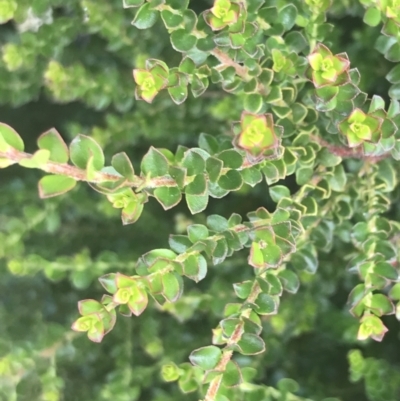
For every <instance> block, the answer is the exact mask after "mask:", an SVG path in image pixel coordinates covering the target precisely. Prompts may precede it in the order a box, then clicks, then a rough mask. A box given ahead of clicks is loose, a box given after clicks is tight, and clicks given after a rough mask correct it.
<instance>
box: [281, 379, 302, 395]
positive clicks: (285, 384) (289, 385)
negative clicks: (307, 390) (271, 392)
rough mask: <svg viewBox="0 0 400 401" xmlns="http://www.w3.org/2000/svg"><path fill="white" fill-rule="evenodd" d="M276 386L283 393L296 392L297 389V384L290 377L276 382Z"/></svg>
mask: <svg viewBox="0 0 400 401" xmlns="http://www.w3.org/2000/svg"><path fill="white" fill-rule="evenodd" d="M277 387H278V389H279V390H281V391H282V392H283V393H297V391H299V388H300V387H299V385H298V384H297V383H296V382H295V381H294V380H292V379H287V378H284V379H281V380H279V382H278V383H277Z"/></svg>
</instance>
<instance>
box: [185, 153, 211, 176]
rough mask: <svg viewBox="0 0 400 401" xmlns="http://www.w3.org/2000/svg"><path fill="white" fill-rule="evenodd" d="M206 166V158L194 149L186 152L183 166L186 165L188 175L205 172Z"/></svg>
mask: <svg viewBox="0 0 400 401" xmlns="http://www.w3.org/2000/svg"><path fill="white" fill-rule="evenodd" d="M205 166H206V162H205V160H204V159H203V158H202V157H201V156H200V155H199V153H197V152H196V151H194V150H193V149H191V150H188V151H187V152H186V153H185V157H184V159H183V160H182V167H186V169H187V175H188V176H191V175H197V174H203V173H204V170H205Z"/></svg>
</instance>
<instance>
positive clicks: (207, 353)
mask: <svg viewBox="0 0 400 401" xmlns="http://www.w3.org/2000/svg"><path fill="white" fill-rule="evenodd" d="M221 355H222V351H221V349H220V348H218V347H216V346H214V345H209V346H207V347H202V348H198V349H196V350H194V351H193V352H192V353H191V354H190V355H189V359H190V362H192V364H193V365H195V366H199V367H201V368H202V369H204V370H211V369H213V368H215V367H216V366H217V365H218V362H219V360H220V359H221Z"/></svg>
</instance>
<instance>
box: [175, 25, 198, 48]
mask: <svg viewBox="0 0 400 401" xmlns="http://www.w3.org/2000/svg"><path fill="white" fill-rule="evenodd" d="M170 39H171V44H172V47H173V48H174V49H175V50H176V51H178V52H187V51H189V50H190V49H191V48H193V47H194V46H195V45H196V42H197V39H196V37H195V36H194V35H191V34H190V33H188V32H186V30H185V29H177V30H176V31H173V32H172V33H171V36H170Z"/></svg>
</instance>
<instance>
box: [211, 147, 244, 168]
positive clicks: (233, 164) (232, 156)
mask: <svg viewBox="0 0 400 401" xmlns="http://www.w3.org/2000/svg"><path fill="white" fill-rule="evenodd" d="M217 157H218V159H220V160H222V161H223V163H224V168H231V169H238V168H240V167H242V164H243V156H242V155H241V154H240V153H239V152H237V151H236V150H233V149H228V150H224V151H222V152H221V153H219V154H218V155H217Z"/></svg>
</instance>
